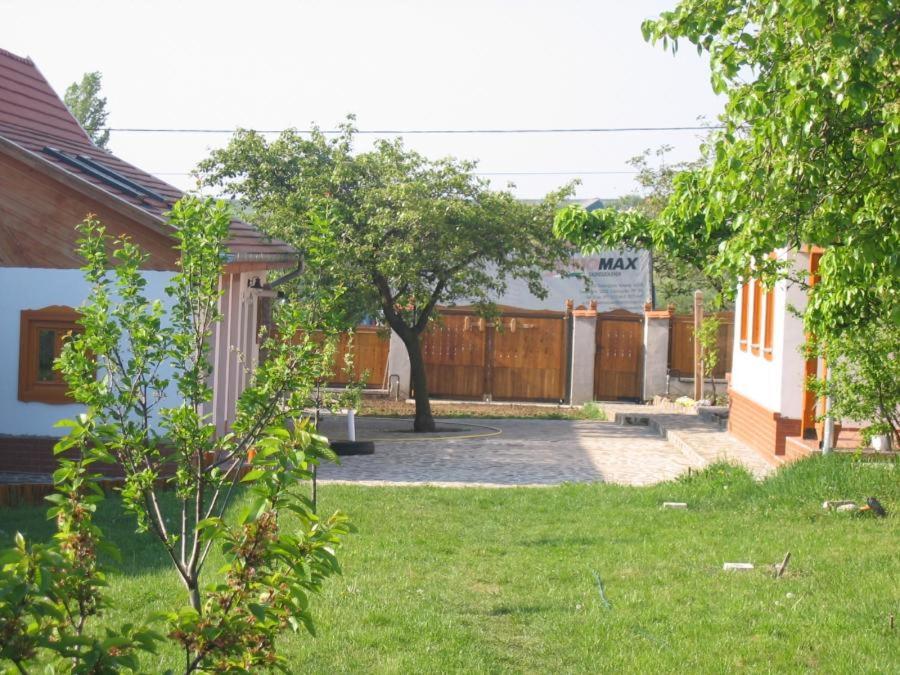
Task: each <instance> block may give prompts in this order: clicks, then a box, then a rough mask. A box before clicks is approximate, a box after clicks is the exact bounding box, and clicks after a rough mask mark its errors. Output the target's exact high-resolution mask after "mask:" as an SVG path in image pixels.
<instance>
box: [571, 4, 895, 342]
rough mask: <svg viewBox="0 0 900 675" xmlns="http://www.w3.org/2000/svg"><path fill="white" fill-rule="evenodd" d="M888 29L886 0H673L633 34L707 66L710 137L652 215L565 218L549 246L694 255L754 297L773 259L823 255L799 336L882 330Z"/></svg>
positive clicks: (890, 256)
mask: <svg viewBox="0 0 900 675" xmlns="http://www.w3.org/2000/svg"><path fill="white" fill-rule="evenodd" d="M898 23H900V12H898V11H897V6H896V2H894V0H868V1H864V2H855V3H847V2H844V1H841V0H820V1H810V0H782V1H781V2H756V1H755V0H716V1H715V2H708V1H707V0H683V2H681V3H679V4H678V6H677V7H676V8H675V9H674V10H673V11H670V12H665V13H663V14H662V15H661V16H660V17H659V18H658V19H656V20H651V21H647V22H645V23H644V25H643V32H644V36H645V38H646V39H648V40H650V41H652V42H659V41H661V42H662V43H663V45H664V46H671V48H672V50H673V51H675V50H677V49H678V47H679V45H680V41H682V40H686V41H688V42H690V43H693V44H694V45H696V48H697V50H698V51H699V52H704V51H705V52H707V53H709V55H710V63H711V69H712V74H711V81H712V86H713V89H714V90H715V91H716V92H718V93H721V94H724V95H726V96H727V104H726V107H725V111H724V113H723V114H722V116H721V118H720V123H721V126H722V128H721V129H717V130H715V131H714V132H713V133H712V134H711V136H710V138H709V140H708V142H707V143H706V144H705V146H704V157H705V159H706V162H705V163H704V164H702V165H701V166H699V167H697V168H695V169H693V170H690V171H686V172H683V173H681V174H679V175H678V176H676V177H675V178H674V180H673V194H672V196H671V198H670V199H669V201H668V203H667V204H666V206H665V207H664V208H663V209H662V211H661V212H660V214H659V216H658V217H656V218H647V217H646V216H644V215H641V214H636V213H631V214H624V215H621V216H618V217H617V216H615V214H612V213H608V212H594V214H590V215H588V214H584V213H580V212H578V211H577V210H570V211H567V212H566V213H564V214H562V215H561V216H560V218H559V219H558V221H557V231H558V233H559V234H561V235H563V236H567V237H569V238H571V239H572V240H573V241H575V242H577V243H581V244H588V245H590V244H591V243H595V242H598V241H599V242H602V243H603V245H609V244H611V243H613V242H614V241H621V242H624V243H641V244H647V245H651V246H653V247H654V248H660V249H663V250H666V251H669V252H671V253H673V254H674V255H693V256H695V258H696V259H698V260H702V261H703V265H704V267H705V269H706V270H707V271H708V272H709V273H710V274H717V275H719V276H721V277H722V278H725V279H734V278H736V277H738V276H745V275H747V274H749V273H751V270H752V274H753V275H754V276H757V277H762V278H763V280H764V281H765V282H766V283H767V284H768V283H771V282H772V281H773V280H774V279H775V278H779V277H784V276H788V275H790V270H789V269H787V267H786V266H784V265H780V264H779V263H778V261H776V260H775V259H772V258H771V257H770V255H769V254H770V253H771V252H772V251H773V250H775V249H778V248H782V247H789V248H802V247H804V246H807V245H817V246H821V247H823V248H824V249H825V253H824V255H823V256H822V258H821V263H820V268H819V273H820V275H821V282H820V283H819V284H817V285H816V286H815V287H814V288H813V289H812V290H811V292H810V297H809V306H808V309H807V311H806V313H805V319H806V322H807V326H808V328H810V330H811V331H812V332H814V333H815V334H817V335H819V336H821V337H827V336H829V335H839V334H841V333H842V332H843V331H844V330H848V329H854V330H858V329H861V328H862V327H864V326H866V325H869V324H870V323H871V322H872V321H874V320H876V319H877V317H880V316H881V317H883V316H889V317H891V320H892V322H893V323H894V324H895V325H896V324H897V323H898V322H900V303H898V289H900V228H898V227H897V196H898V194H900V179H898V172H897V169H898V156H897V143H898V128H900V96H898V93H900V91H898V73H900V44H898V40H900V30H898V29H900V26H898ZM797 281H798V282H801V283H802V279H798V280H797ZM729 286H731V287H732V288H733V287H734V286H733V284H729Z"/></svg>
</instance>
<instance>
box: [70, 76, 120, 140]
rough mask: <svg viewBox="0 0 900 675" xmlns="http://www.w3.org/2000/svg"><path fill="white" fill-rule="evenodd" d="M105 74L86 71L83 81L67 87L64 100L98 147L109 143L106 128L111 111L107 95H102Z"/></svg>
mask: <svg viewBox="0 0 900 675" xmlns="http://www.w3.org/2000/svg"><path fill="white" fill-rule="evenodd" d="M102 80H103V75H102V74H101V73H100V72H99V71H94V72H92V73H85V74H84V77H82V78H81V82H73V83H72V84H70V85H69V88H68V89H66V93H65V96H64V97H63V100H64V101H65V103H66V107H67V108H68V109H69V112H71V113H72V116H73V117H74V118H75V119H76V120H78V123H79V124H80V125H81V126H82V128H83V129H84V130H85V131H86V132H87V133H88V136H90V137H91V140H92V141H93V142H94V144H95V145H96V146H97V147H98V148H105V147H106V144H107V143H109V129H105V128H104V127H105V126H106V119H107V117H109V112H107V110H106V97H105V96H101V95H100V86H101V83H102Z"/></svg>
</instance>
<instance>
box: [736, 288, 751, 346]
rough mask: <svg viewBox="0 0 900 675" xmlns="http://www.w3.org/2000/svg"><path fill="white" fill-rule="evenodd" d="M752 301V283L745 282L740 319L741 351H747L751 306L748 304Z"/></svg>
mask: <svg viewBox="0 0 900 675" xmlns="http://www.w3.org/2000/svg"><path fill="white" fill-rule="evenodd" d="M749 302H750V284H749V283H748V282H744V283H743V284H742V285H741V315H740V317H739V320H740V322H741V325H740V332H739V333H738V335H739V338H738V343H739V346H740V348H741V351H744V352H745V351H747V332H748V331H747V321H748V317H749V316H750V311H749V310H750V308H749V307H748V304H749Z"/></svg>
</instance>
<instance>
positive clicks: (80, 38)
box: [0, 0, 723, 197]
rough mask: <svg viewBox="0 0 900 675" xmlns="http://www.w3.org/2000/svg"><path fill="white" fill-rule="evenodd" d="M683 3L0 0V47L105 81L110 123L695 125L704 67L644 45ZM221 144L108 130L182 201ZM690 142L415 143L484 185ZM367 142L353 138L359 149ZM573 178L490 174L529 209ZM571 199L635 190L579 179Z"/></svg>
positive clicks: (122, 151)
mask: <svg viewBox="0 0 900 675" xmlns="http://www.w3.org/2000/svg"><path fill="white" fill-rule="evenodd" d="M675 3H676V0H593V1H590V0H555V1H552V2H551V1H549V0H546V1H543V2H540V1H523V2H513V1H512V0H508V1H501V0H481V1H468V0H445V1H444V2H428V1H425V0H419V1H418V2H416V1H413V0H408V1H403V0H383V1H381V2H376V1H373V0H369V1H368V2H366V1H363V0H361V1H351V0H332V1H331V2H325V1H324V0H320V1H315V2H314V1H305V0H297V1H294V2H287V1H285V2H274V1H263V0H257V1H256V2H250V1H248V0H244V1H238V2H234V1H230V0H227V1H226V0H219V1H198V0H191V1H190V2H187V1H185V2H175V1H162V0H159V1H157V2H151V1H149V0H143V1H141V0H117V1H107V2H104V1H100V0H89V1H88V0H82V1H76V0H69V1H47V0H0V47H3V48H5V49H7V50H9V51H12V52H14V53H16V54H19V55H26V56H30V57H31V58H32V60H34V61H35V63H36V64H37V66H38V67H39V68H40V69H41V71H42V72H43V73H44V75H45V76H46V77H47V78H48V79H49V81H50V83H51V85H52V86H53V87H54V88H55V89H56V90H57V92H58V93H60V94H62V93H63V91H64V90H65V88H66V86H67V85H68V84H70V83H71V82H72V81H74V80H77V79H80V77H81V75H82V74H83V73H84V72H86V71H91V70H99V71H101V72H102V73H103V88H104V93H105V95H106V96H107V98H108V109H109V111H110V119H109V122H110V125H111V126H113V127H152V128H173V127H177V128H234V127H236V126H245V127H251V128H258V129H280V128H283V127H286V126H296V127H298V128H308V126H309V124H310V123H312V122H316V123H318V124H319V125H320V126H322V127H325V128H333V127H334V125H335V124H336V123H337V122H339V121H341V120H342V119H343V118H344V116H345V115H346V114H347V113H351V112H352V113H355V114H356V115H357V118H358V119H357V124H358V126H359V127H360V128H361V129H377V128H382V129H384V128H390V129H425V128H451V129H462V128H525V127H527V128H548V127H554V128H559V127H623V126H625V127H634V126H693V125H696V124H697V122H698V118H699V117H703V118H705V119H706V120H707V121H713V120H714V119H715V116H716V115H717V114H718V113H719V112H720V110H721V108H722V105H723V100H722V99H721V98H718V97H716V96H714V95H713V93H712V91H711V88H710V85H709V68H708V63H707V60H706V59H705V58H701V57H698V56H697V52H696V50H695V49H693V48H692V47H691V46H690V45H685V48H684V49H682V50H681V51H679V53H678V55H677V56H675V57H673V56H672V54H671V53H670V52H664V51H663V50H662V47H661V46H659V45H657V46H651V45H649V44H647V43H645V42H644V41H643V39H642V37H641V32H640V25H641V21H642V20H643V19H645V18H651V17H653V16H656V15H657V14H658V13H659V12H661V11H665V10H666V9H670V8H672V7H673V6H674V5H675ZM227 138H228V137H227V135H195V134H158V133H157V134H134V133H114V134H113V136H112V139H111V141H110V148H111V149H112V150H113V151H114V152H115V153H116V154H117V155H119V156H120V157H122V158H123V159H126V160H128V161H130V162H132V163H134V164H137V165H139V166H140V167H141V168H143V169H145V170H147V171H150V172H152V173H156V174H158V175H160V176H161V177H163V178H164V179H165V180H167V181H168V182H170V183H173V184H175V185H178V186H179V187H182V188H189V187H191V179H190V178H189V177H188V176H186V175H173V174H184V173H187V172H189V171H190V170H191V169H192V168H193V167H194V166H195V165H196V163H197V162H198V161H199V160H201V159H203V158H204V157H205V156H206V154H207V153H208V151H209V148H210V147H213V146H216V145H221V144H224V143H225V142H226V141H227ZM699 138H700V135H699V134H698V133H697V132H691V131H679V132H649V133H648V132H629V133H607V134H540V135H496V136H485V135H468V136H460V135H453V136H412V137H408V138H407V142H408V144H409V145H410V146H412V147H414V148H416V149H418V150H420V151H422V152H424V153H426V154H428V155H431V156H443V155H448V154H451V155H456V156H459V157H465V158H469V159H478V160H480V165H479V170H480V171H484V172H569V171H575V172H582V171H629V170H631V169H630V167H628V166H627V165H626V162H627V160H628V158H630V157H632V156H633V155H636V154H638V153H640V152H641V151H642V150H643V149H645V148H651V147H657V146H659V145H660V144H663V143H667V144H670V145H673V146H675V150H674V151H673V153H671V155H670V157H671V161H677V160H681V159H692V158H694V157H696V155H697V148H698V145H699ZM369 142H370V137H360V144H359V147H360V148H364V147H366V145H367V144H368V143H369ZM575 177H577V175H571V176H569V175H535V176H521V175H519V176H493V177H492V180H494V181H495V185H496V186H498V187H504V186H505V184H506V183H507V182H508V181H510V180H512V181H514V182H515V183H516V186H517V187H516V190H515V191H516V193H517V194H518V195H519V196H521V197H537V196H541V195H543V194H544V193H546V192H547V191H548V190H551V189H553V188H554V187H557V186H558V185H560V184H562V183H564V182H566V181H567V180H569V179H570V178H575ZM582 180H583V184H582V185H581V187H580V188H579V190H578V195H579V196H580V197H615V196H619V195H622V194H627V193H628V192H632V191H633V190H634V183H633V176H632V175H630V174H617V175H583V176H582Z"/></svg>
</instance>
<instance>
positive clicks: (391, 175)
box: [200, 124, 570, 431]
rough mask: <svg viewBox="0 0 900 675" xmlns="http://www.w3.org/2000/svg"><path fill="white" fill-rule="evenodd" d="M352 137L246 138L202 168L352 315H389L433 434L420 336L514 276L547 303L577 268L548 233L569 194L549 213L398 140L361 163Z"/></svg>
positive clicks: (420, 424) (419, 416) (424, 423)
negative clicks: (548, 286) (552, 289)
mask: <svg viewBox="0 0 900 675" xmlns="http://www.w3.org/2000/svg"><path fill="white" fill-rule="evenodd" d="M353 134H354V129H353V127H352V126H350V124H346V125H344V126H343V128H342V133H341V134H340V135H339V136H337V137H335V138H332V139H328V138H327V137H326V136H325V135H324V134H323V133H321V132H320V131H318V130H314V131H313V133H312V134H311V135H310V136H309V137H308V138H304V137H303V136H301V135H300V134H298V133H296V132H294V131H287V132H285V133H283V134H282V135H281V136H280V137H279V138H278V139H277V140H275V141H273V142H271V143H269V142H267V141H266V140H265V139H264V138H263V137H262V136H261V135H260V134H257V133H254V132H252V131H241V132H239V133H238V134H237V135H235V137H234V138H233V139H232V140H231V143H230V144H229V145H228V147H227V148H225V149H223V150H217V151H215V152H213V154H212V156H211V157H210V158H209V159H208V160H206V161H205V162H203V163H202V164H201V166H200V170H201V172H202V173H203V174H204V179H205V182H206V183H207V184H208V185H214V186H218V187H220V188H223V189H225V190H226V191H227V192H228V193H229V194H230V195H232V196H234V197H236V198H238V199H240V200H241V201H242V202H244V203H246V204H248V205H250V206H251V207H252V209H253V211H254V213H255V217H256V218H257V221H258V222H260V223H261V224H262V226H263V227H264V228H265V229H266V231H267V232H269V233H270V234H272V235H274V236H277V237H279V238H282V239H284V240H285V241H288V242H290V243H291V244H293V245H294V246H295V247H296V248H297V249H298V250H299V251H301V253H302V255H303V258H304V261H305V270H306V272H305V275H306V276H307V278H309V277H312V278H315V279H316V280H317V282H318V283H319V284H320V285H321V286H324V287H326V288H327V287H329V286H339V287H341V288H343V289H346V295H345V298H346V302H347V304H346V309H347V312H346V317H347V319H348V322H349V323H348V325H352V322H351V320H352V319H359V318H361V317H362V316H363V315H365V314H368V315H370V316H371V315H375V314H380V315H381V316H383V317H384V320H385V321H386V322H387V324H388V325H389V326H390V327H391V329H393V331H394V332H395V333H397V335H398V336H399V337H400V339H401V340H402V341H403V343H404V344H405V345H406V349H407V352H408V353H409V359H410V366H411V370H412V386H413V390H414V395H415V401H416V417H415V423H414V428H415V430H416V431H431V430H433V429H434V428H435V427H434V420H433V418H432V415H431V405H430V401H429V396H428V383H427V381H426V376H425V362H424V360H423V357H422V349H421V337H422V333H423V332H424V331H425V330H426V328H427V327H428V324H429V321H430V320H431V319H432V318H433V315H434V310H435V307H437V306H438V305H441V304H451V303H453V302H455V301H459V300H464V301H468V302H474V303H476V304H482V305H489V304H490V299H491V298H492V297H496V296H498V295H499V294H501V293H502V292H503V291H504V289H505V288H506V283H507V280H508V279H509V278H513V277H515V278H519V279H523V280H525V281H526V282H527V284H528V286H529V288H530V290H531V291H532V292H533V293H535V294H536V295H539V296H541V295H544V294H546V290H545V289H544V287H543V285H542V283H541V276H542V272H544V271H545V270H548V269H554V268H556V267H558V266H559V265H561V264H563V263H564V262H566V261H568V260H569V257H570V253H569V251H568V247H567V246H566V245H564V244H563V242H560V241H558V240H555V238H554V237H553V236H552V235H551V233H550V227H551V224H552V220H553V212H554V210H555V208H556V205H557V204H558V203H559V201H560V200H561V199H562V198H563V197H564V196H565V195H567V194H568V193H569V191H570V189H569V188H566V189H563V190H560V191H559V192H557V193H554V194H551V195H549V196H548V197H547V199H546V200H544V201H543V202H542V203H540V204H525V203H522V202H520V201H517V200H516V199H515V198H514V197H513V196H512V194H510V193H509V192H497V191H493V190H490V189H488V185H487V182H486V181H484V180H482V179H480V178H478V177H476V176H474V175H473V173H472V172H473V169H474V168H475V165H474V164H473V163H472V162H466V161H460V160H456V159H451V158H448V159H441V160H437V161H432V160H429V159H426V158H425V157H423V156H422V155H420V154H418V153H416V152H413V151H411V150H408V149H407V148H405V147H404V146H403V144H402V142H401V141H400V140H399V139H398V140H394V141H383V140H382V141H378V142H376V143H375V147H374V149H372V150H371V151H368V152H362V153H359V154H354V152H353V148H352V142H353Z"/></svg>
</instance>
